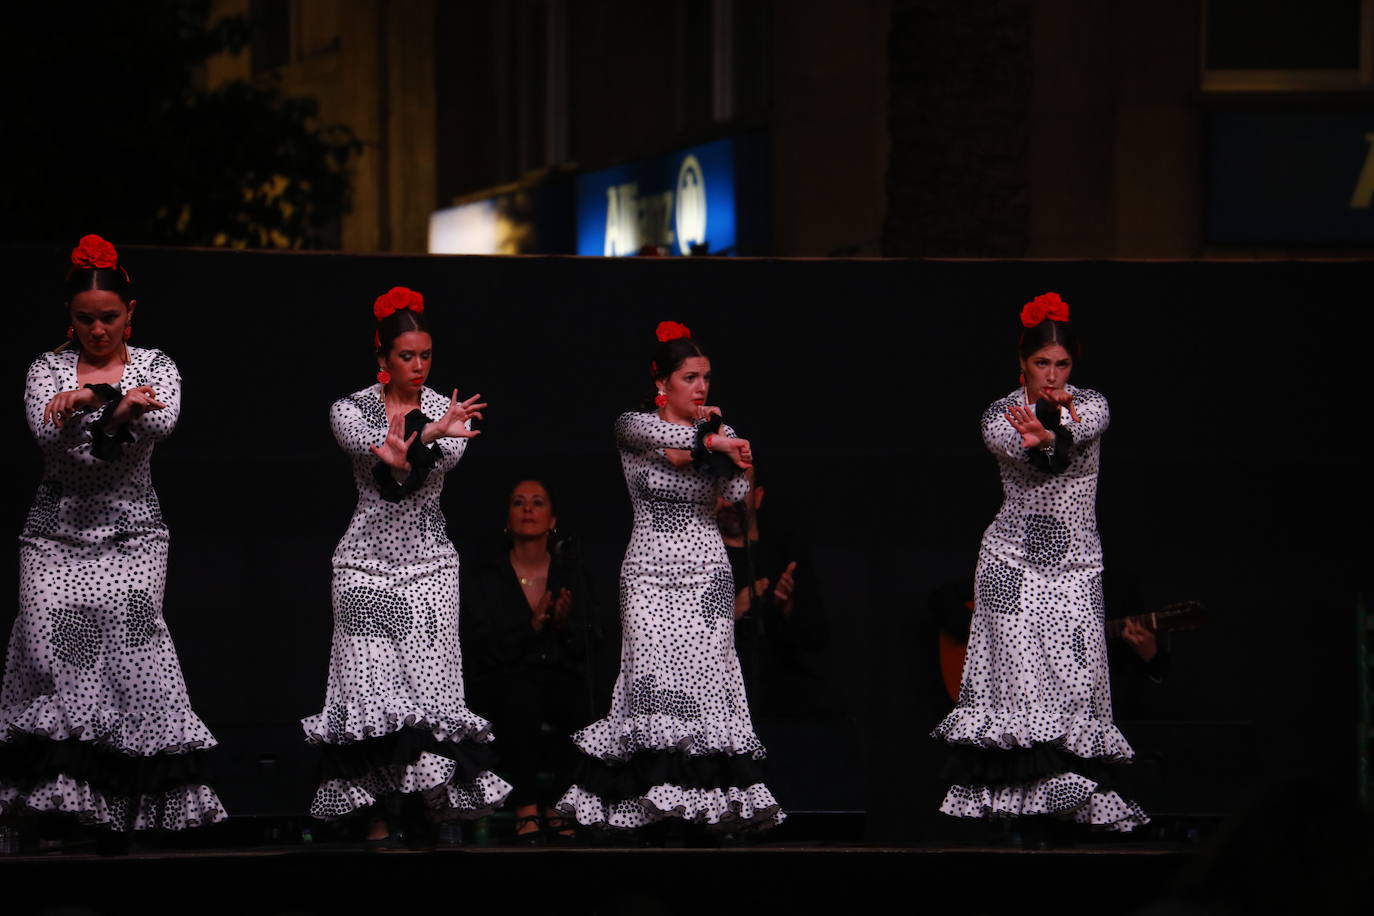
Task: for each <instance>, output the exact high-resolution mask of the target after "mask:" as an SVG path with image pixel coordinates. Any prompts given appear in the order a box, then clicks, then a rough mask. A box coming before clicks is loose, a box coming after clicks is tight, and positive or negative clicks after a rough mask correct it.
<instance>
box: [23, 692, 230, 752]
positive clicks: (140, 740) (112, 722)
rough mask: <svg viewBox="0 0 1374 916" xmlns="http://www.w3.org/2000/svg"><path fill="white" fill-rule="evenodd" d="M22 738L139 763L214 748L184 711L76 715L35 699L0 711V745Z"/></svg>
mask: <svg viewBox="0 0 1374 916" xmlns="http://www.w3.org/2000/svg"><path fill="white" fill-rule="evenodd" d="M24 734H28V735H38V736H41V737H44V738H50V739H52V740H53V741H69V740H76V741H82V742H90V743H93V744H96V745H99V746H102V747H104V748H108V749H110V750H113V751H116V752H118V753H121V754H129V755H132V756H140V757H149V756H152V755H154V754H182V753H186V752H187V751H192V750H199V749H205V748H211V747H214V746H215V745H216V744H217V743H218V742H216V741H215V738H214V736H213V735H211V734H210V730H209V729H208V728H206V727H205V723H204V722H202V721H201V720H200V718H199V717H198V716H197V715H196V714H195V713H194V712H192V711H191V710H190V709H189V708H187V709H184V710H180V711H178V712H177V713H176V714H173V715H166V714H162V715H158V714H132V713H126V712H124V711H122V710H118V709H113V708H110V707H102V708H99V709H92V710H88V711H82V712H80V713H76V712H73V711H71V710H69V709H67V707H66V705H65V704H64V703H63V702H62V698H61V697H59V696H56V695H53V694H44V695H42V696H37V697H34V698H33V699H31V700H30V701H29V702H28V703H27V704H25V705H24V706H23V707H22V708H18V709H15V708H13V707H11V708H10V709H4V710H0V744H2V743H5V742H10V741H14V740H16V739H17V738H21V737H22V736H23V735H24Z"/></svg>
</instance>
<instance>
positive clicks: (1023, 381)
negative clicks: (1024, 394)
mask: <svg viewBox="0 0 1374 916" xmlns="http://www.w3.org/2000/svg"><path fill="white" fill-rule="evenodd" d="M1020 381H1021V387H1022V388H1025V387H1026V373H1024V372H1022V373H1021V379H1020Z"/></svg>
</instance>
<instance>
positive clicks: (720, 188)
mask: <svg viewBox="0 0 1374 916" xmlns="http://www.w3.org/2000/svg"><path fill="white" fill-rule="evenodd" d="M736 165H737V163H736V141H735V139H734V138H731V139H727V140H717V141H716V142H714V143H706V144H703V145H701V146H694V147H691V148H689V149H684V150H679V151H678V152H676V153H673V154H671V155H669V156H664V157H661V158H658V159H645V160H641V161H639V162H631V163H628V164H626V165H621V166H616V167H615V168H610V169H603V170H601V171H599V172H591V173H588V174H586V175H580V176H578V179H577V253H578V254H588V255H606V256H608V257H610V256H619V255H632V254H637V253H638V252H639V251H640V250H641V249H643V248H644V246H646V245H649V246H653V247H656V248H659V249H661V250H665V251H667V252H668V253H669V254H673V255H685V254H691V253H692V252H693V249H694V248H695V249H696V250H698V251H704V252H706V253H708V254H732V253H734V249H735V247H736V245H737V244H738V242H739V232H738V227H737V223H736V210H737V206H736V203H737V201H736V193H735V179H736V174H735V173H736Z"/></svg>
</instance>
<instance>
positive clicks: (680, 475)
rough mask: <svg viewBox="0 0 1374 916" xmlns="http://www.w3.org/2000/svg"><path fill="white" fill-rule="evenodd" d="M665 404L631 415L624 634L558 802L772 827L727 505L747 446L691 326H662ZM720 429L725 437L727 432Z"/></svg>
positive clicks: (660, 370)
mask: <svg viewBox="0 0 1374 916" xmlns="http://www.w3.org/2000/svg"><path fill="white" fill-rule="evenodd" d="M657 336H658V340H659V345H658V349H657V350H656V351H655V354H654V360H653V362H652V363H651V371H652V375H653V379H654V382H655V385H656V387H657V389H658V395H657V397H656V398H655V399H654V403H655V405H656V409H655V410H652V411H646V412H642V413H638V412H636V413H626V414H623V415H622V416H621V417H620V419H619V420H618V421H617V422H616V426H615V437H616V444H617V446H618V447H619V449H620V463H621V466H622V468H623V469H624V472H625V483H626V485H627V486H628V488H629V491H630V502H631V503H632V504H633V506H634V531H633V533H632V534H631V536H630V545H629V548H628V549H627V550H626V552H625V561H624V563H623V564H622V565H621V568H620V619H621V625H622V628H623V632H624V640H623V643H622V645H621V654H620V677H619V678H618V679H617V680H616V684H615V688H614V692H613V694H612V698H611V710H610V714H609V715H607V716H606V718H604V719H601V720H600V721H597V722H594V723H592V724H591V725H589V726H587V727H586V728H584V729H582V730H581V731H579V732H577V733H576V734H574V735H573V740H574V741H575V742H576V743H577V745H578V747H579V748H580V749H581V750H582V751H583V753H585V754H586V755H587V759H585V760H584V761H583V766H582V772H581V773H580V774H579V776H578V777H577V779H576V781H575V782H574V783H573V785H572V787H571V788H569V789H568V791H567V792H566V793H565V794H564V796H563V798H562V799H561V800H560V801H559V803H558V808H559V810H561V811H562V812H563V813H565V814H567V815H570V816H572V817H575V818H576V819H577V822H578V823H579V824H582V825H584V826H588V825H606V826H610V827H621V828H633V827H641V826H644V825H646V824H650V823H653V822H655V821H660V820H662V819H664V818H669V817H672V818H681V819H682V820H683V821H688V822H694V823H698V824H704V825H707V826H709V827H715V828H721V829H732V828H736V827H742V826H745V825H757V826H773V825H775V824H779V823H781V822H782V820H783V818H784V816H785V815H784V814H783V812H782V810H781V809H780V808H779V806H778V803H777V801H776V800H774V798H773V794H772V793H771V792H769V791H768V788H767V786H765V785H764V784H763V780H762V775H761V772H760V763H759V761H761V760H762V759H763V757H764V756H765V752H764V748H763V745H762V744H761V743H760V742H759V739H758V737H757V736H756V735H755V734H754V726H753V722H752V721H751V719H750V716H749V707H748V704H747V702H746V700H745V695H744V680H743V678H742V677H741V675H740V665H739V658H738V656H737V655H736V654H735V643H734V604H735V588H734V580H733V578H732V577H731V573H730V563H729V560H728V559H727V557H726V553H725V545H724V543H723V542H722V540H721V536H720V529H719V528H718V527H717V525H716V519H715V509H716V501H717V499H718V498H719V497H720V496H722V495H723V496H724V497H725V498H726V499H728V500H729V501H731V502H737V501H739V500H741V499H743V498H744V496H745V494H746V493H747V491H748V481H747V479H746V477H745V475H744V473H743V471H744V469H747V468H748V467H749V466H750V465H751V464H752V462H753V456H752V454H751V451H750V447H749V443H748V442H747V441H746V440H744V439H740V438H737V437H736V436H735V433H734V431H733V430H732V429H730V427H728V426H720V425H719V422H720V421H719V417H720V410H719V409H718V408H715V407H709V406H706V398H707V394H708V392H709V391H710V387H711V363H710V360H708V359H707V358H706V354H705V353H704V352H703V351H702V349H701V347H700V346H699V345H698V344H697V343H696V341H694V340H693V339H692V338H691V332H690V331H689V330H688V329H687V328H686V327H685V326H684V325H681V324H677V323H676V322H671V321H665V322H662V323H661V324H659V326H658V331H657ZM717 428H718V429H719V431H715V430H716V429H717Z"/></svg>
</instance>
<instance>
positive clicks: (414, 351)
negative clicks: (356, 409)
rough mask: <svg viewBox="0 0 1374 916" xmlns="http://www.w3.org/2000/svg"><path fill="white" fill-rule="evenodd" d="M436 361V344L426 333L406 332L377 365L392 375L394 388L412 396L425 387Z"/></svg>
mask: <svg viewBox="0 0 1374 916" xmlns="http://www.w3.org/2000/svg"><path fill="white" fill-rule="evenodd" d="M433 359H434V342H433V341H432V340H431V339H430V336H429V333H428V332H426V331H406V332H405V333H404V334H400V335H398V336H397V337H396V339H395V340H394V341H392V343H391V352H389V353H387V355H386V356H385V357H379V358H378V360H377V363H378V365H379V366H381V368H383V369H385V370H386V371H387V372H390V373H391V385H392V388H393V389H395V390H397V391H399V392H400V393H402V394H412V393H414V392H416V391H418V390H419V389H420V388H422V387H424V384H425V379H427V378H429V365H430V362H431V361H432V360H433Z"/></svg>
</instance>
